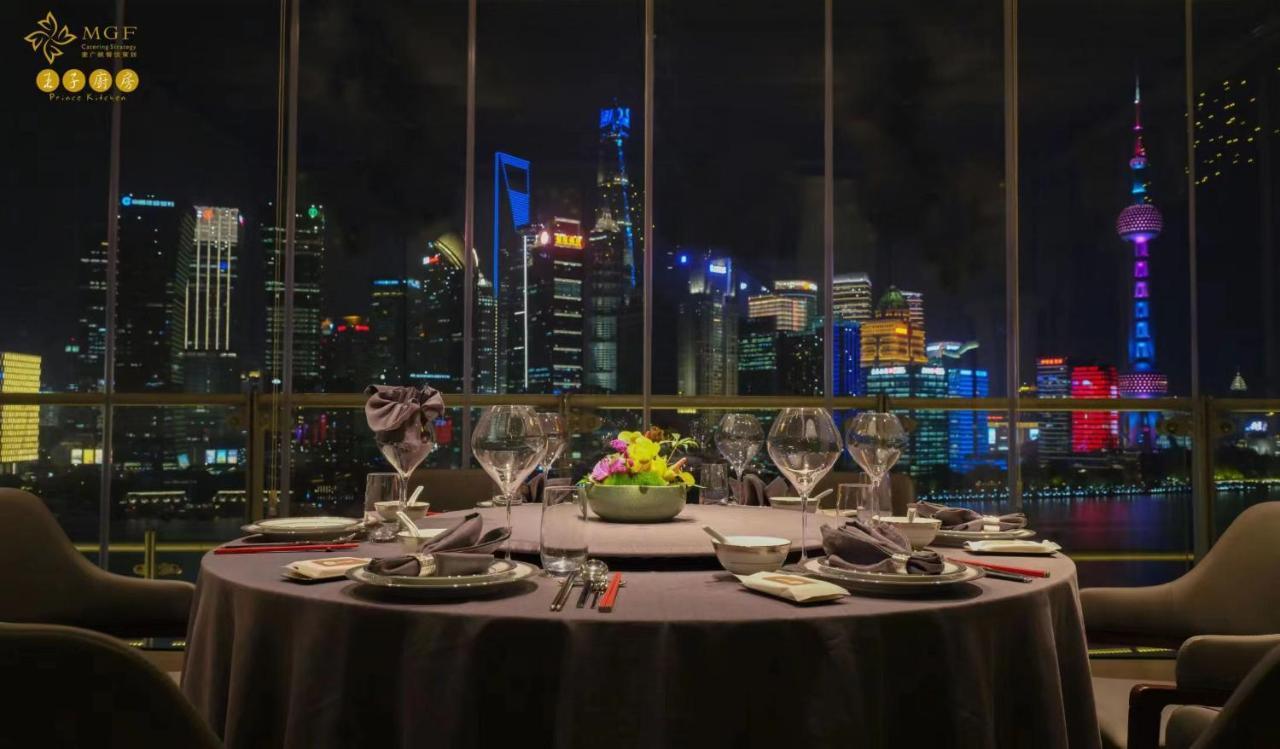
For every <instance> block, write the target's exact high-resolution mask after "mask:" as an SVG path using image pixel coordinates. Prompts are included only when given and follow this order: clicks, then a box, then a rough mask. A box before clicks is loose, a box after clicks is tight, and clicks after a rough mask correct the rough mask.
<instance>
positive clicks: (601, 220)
mask: <svg viewBox="0 0 1280 749" xmlns="http://www.w3.org/2000/svg"><path fill="white" fill-rule="evenodd" d="M630 136H631V108H630V107H618V106H614V107H607V108H605V109H601V110H600V164H599V168H598V169H597V171H596V189H597V192H598V196H597V201H598V202H597V205H596V229H597V231H601V232H602V233H603V234H605V235H606V236H605V237H603V239H604V240H605V243H606V244H607V246H608V247H610V248H611V249H616V250H618V251H619V253H620V254H619V259H620V260H621V262H622V268H623V273H624V280H625V283H626V285H627V287H628V288H629V289H634V288H635V287H636V286H637V285H638V280H637V270H636V258H638V257H639V256H640V253H641V252H642V251H643V249H644V232H643V230H642V229H641V226H642V224H641V222H640V220H639V217H640V208H641V202H640V196H639V191H638V190H636V188H635V185H634V184H632V182H631V178H630V176H628V174H627V154H626V145H627V139H628V138H629V137H630Z"/></svg>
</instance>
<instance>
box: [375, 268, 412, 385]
mask: <svg viewBox="0 0 1280 749" xmlns="http://www.w3.org/2000/svg"><path fill="white" fill-rule="evenodd" d="M421 290H422V282H421V281H419V280H418V279H416V278H375V279H373V285H372V288H371V290H370V303H369V328H370V332H371V333H372V334H373V340H372V345H371V352H370V358H371V360H372V363H373V367H372V370H371V371H372V373H373V375H374V381H376V382H385V383H387V384H388V385H399V384H403V383H404V382H405V380H406V376H407V369H406V367H407V365H408V364H409V339H410V335H409V321H410V320H411V319H416V318H417V317H418V315H417V314H416V313H417V311H418V308H417V305H418V303H419V302H420V301H421V296H420V294H418V293H417V292H419V291H421Z"/></svg>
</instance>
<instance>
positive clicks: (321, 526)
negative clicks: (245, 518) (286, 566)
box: [240, 517, 364, 541]
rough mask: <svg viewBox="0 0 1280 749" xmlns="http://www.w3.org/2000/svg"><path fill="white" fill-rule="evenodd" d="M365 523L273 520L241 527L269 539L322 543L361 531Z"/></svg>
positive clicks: (335, 519)
mask: <svg viewBox="0 0 1280 749" xmlns="http://www.w3.org/2000/svg"><path fill="white" fill-rule="evenodd" d="M363 525H364V522H363V521H361V520H357V519H354V518H337V517H314V518H271V519H269V520H259V521H258V522H256V523H250V524H248V525H245V526H241V527H240V530H242V531H244V532H245V533H252V534H257V535H261V536H263V537H265V538H268V539H282V540H289V541H322V540H326V539H330V538H336V537H338V536H342V535H345V534H347V533H353V532H355V531H358V530H360V528H361V527H362V526H363Z"/></svg>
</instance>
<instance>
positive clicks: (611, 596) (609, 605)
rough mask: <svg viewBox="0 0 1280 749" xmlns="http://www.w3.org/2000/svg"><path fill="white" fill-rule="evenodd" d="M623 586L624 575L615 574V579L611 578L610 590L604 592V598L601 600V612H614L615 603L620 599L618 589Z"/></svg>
mask: <svg viewBox="0 0 1280 749" xmlns="http://www.w3.org/2000/svg"><path fill="white" fill-rule="evenodd" d="M621 586H622V573H621V572H615V573H613V577H611V578H609V588H608V590H606V591H605V592H604V598H601V599H600V606H599V608H600V610H601V611H602V612H604V613H606V614H607V613H609V612H610V611H613V602H614V601H615V600H617V598H618V588H619V587H621Z"/></svg>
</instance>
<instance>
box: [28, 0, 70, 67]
mask: <svg viewBox="0 0 1280 749" xmlns="http://www.w3.org/2000/svg"><path fill="white" fill-rule="evenodd" d="M36 27H37V28H36V30H35V31H33V32H31V33H30V34H27V35H26V36H24V37H22V40H23V41H24V42H30V43H31V49H33V50H35V51H36V52H39V53H40V54H42V55H44V59H45V61H46V62H48V63H49V64H50V65H52V64H53V61H54V60H55V59H57V58H58V56H60V55H61V54H62V48H63V47H65V46H66V45H68V44H70V43H72V42H74V41H75V40H76V35H75V34H72V33H71V30H70V29H68V28H67V27H66V26H62V25H59V24H58V19H56V18H54V17H53V13H52V12H50V13H47V14H46V15H45V17H44V20H43V21H37V22H36Z"/></svg>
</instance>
